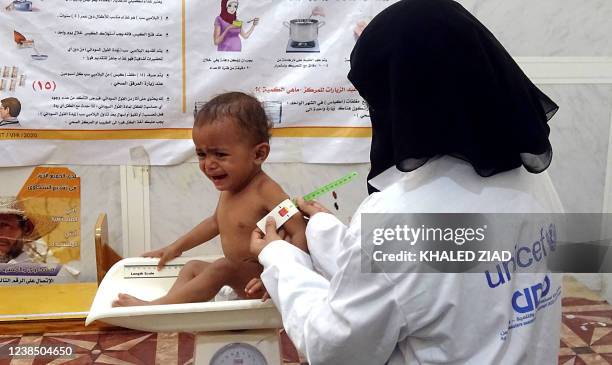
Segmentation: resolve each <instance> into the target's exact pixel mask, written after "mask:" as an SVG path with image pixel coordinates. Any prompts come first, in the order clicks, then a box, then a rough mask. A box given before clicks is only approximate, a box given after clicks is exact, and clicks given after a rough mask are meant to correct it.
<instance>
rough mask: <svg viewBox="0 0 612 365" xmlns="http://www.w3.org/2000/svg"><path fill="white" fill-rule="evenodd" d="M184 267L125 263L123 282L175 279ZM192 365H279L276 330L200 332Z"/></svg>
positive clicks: (278, 346)
mask: <svg viewBox="0 0 612 365" xmlns="http://www.w3.org/2000/svg"><path fill="white" fill-rule="evenodd" d="M182 268H183V265H180V264H167V265H165V266H164V267H163V268H162V269H161V270H157V265H156V264H126V265H124V266H123V277H124V278H125V279H143V278H158V279H159V278H176V277H177V276H178V274H179V272H180V271H181V269H182ZM194 363H195V364H210V365H235V364H241V365H272V364H281V363H282V361H281V355H280V342H279V339H278V330H277V329H271V330H270V329H268V330H242V331H240V330H239V331H218V332H200V333H198V334H197V336H196V341H195V352H194Z"/></svg>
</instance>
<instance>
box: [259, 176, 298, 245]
mask: <svg viewBox="0 0 612 365" xmlns="http://www.w3.org/2000/svg"><path fill="white" fill-rule="evenodd" d="M260 192H261V194H262V197H263V199H264V208H265V209H266V211H268V212H269V211H271V210H272V209H274V207H276V206H277V205H278V204H279V203H280V202H282V201H283V200H285V199H287V198H289V196H288V195H287V194H286V193H285V192H284V191H283V189H282V188H281V187H280V186H279V185H278V184H277V183H275V182H274V181H269V182H267V183H265V184H263V186H262V188H261V190H260ZM283 228H284V229H285V231H286V232H287V234H288V235H289V241H290V242H291V243H293V244H294V245H295V246H297V247H299V248H300V249H302V250H303V251H304V252H308V246H307V245H306V221H305V220H304V217H303V216H302V214H300V213H297V214H295V215H294V216H293V217H291V218H290V219H289V220H288V221H287V222H285V224H283Z"/></svg>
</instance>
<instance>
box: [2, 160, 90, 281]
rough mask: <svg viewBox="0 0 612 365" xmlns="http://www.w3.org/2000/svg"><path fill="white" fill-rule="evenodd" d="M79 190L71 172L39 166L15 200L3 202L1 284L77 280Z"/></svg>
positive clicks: (9, 198) (78, 259)
mask: <svg viewBox="0 0 612 365" xmlns="http://www.w3.org/2000/svg"><path fill="white" fill-rule="evenodd" d="M80 185H81V181H80V178H79V177H78V176H77V175H76V174H75V173H74V172H72V171H71V170H70V169H68V168H65V167H36V168H34V170H33V171H32V174H31V175H30V177H29V178H28V179H27V180H26V182H25V184H24V185H23V187H22V188H21V191H20V192H19V193H18V194H17V195H16V196H6V197H0V222H1V223H2V225H0V228H2V230H3V232H2V235H1V237H0V282H1V283H2V284H4V285H23V284H31V283H34V284H43V283H54V282H66V281H76V280H77V279H78V274H79V270H77V269H76V268H75V267H78V266H80V265H75V263H79V261H80V257H81V255H80V250H81V222H80V221H81V219H80V216H81V212H80V210H81V201H80V199H81V192H80V189H81V187H80ZM11 228H14V229H11Z"/></svg>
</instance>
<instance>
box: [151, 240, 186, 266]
mask: <svg viewBox="0 0 612 365" xmlns="http://www.w3.org/2000/svg"><path fill="white" fill-rule="evenodd" d="M181 253H182V252H181V251H180V250H179V249H177V248H176V246H175V245H174V244H171V245H169V246H166V247H164V248H160V249H159V250H154V251H149V252H145V253H143V254H142V257H159V262H158V263H157V270H161V269H162V268H163V267H164V265H166V262H168V261H170V260H172V259H173V258H175V257H178V256H181Z"/></svg>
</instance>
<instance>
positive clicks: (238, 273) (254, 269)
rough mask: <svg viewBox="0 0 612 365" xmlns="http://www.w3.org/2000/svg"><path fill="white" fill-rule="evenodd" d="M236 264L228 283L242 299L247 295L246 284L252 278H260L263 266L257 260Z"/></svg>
mask: <svg viewBox="0 0 612 365" xmlns="http://www.w3.org/2000/svg"><path fill="white" fill-rule="evenodd" d="M236 266H237V267H236V269H235V270H234V271H233V272H232V275H231V276H230V278H229V282H228V284H227V285H229V286H231V287H232V289H234V291H235V292H236V294H238V296H239V297H240V298H241V299H245V298H246V297H247V296H246V292H245V288H246V285H247V284H248V282H249V281H251V279H253V278H258V277H259V276H260V275H261V272H262V270H263V268H262V266H261V265H260V264H259V263H255V262H241V263H240V264H236ZM251 299H253V297H251Z"/></svg>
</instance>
